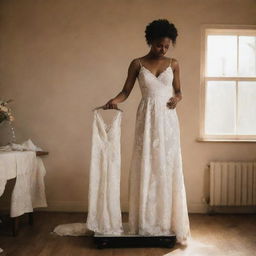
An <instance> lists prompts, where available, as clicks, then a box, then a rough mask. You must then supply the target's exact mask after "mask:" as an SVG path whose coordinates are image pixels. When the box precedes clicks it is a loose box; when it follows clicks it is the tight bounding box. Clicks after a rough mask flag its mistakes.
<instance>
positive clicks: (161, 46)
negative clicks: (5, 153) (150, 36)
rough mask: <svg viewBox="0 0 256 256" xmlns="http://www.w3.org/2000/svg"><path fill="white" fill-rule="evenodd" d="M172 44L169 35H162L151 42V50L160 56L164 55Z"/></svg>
mask: <svg viewBox="0 0 256 256" xmlns="http://www.w3.org/2000/svg"><path fill="white" fill-rule="evenodd" d="M170 44H171V39H170V38H169V37H162V38H159V39H155V40H154V41H153V42H152V43H151V52H152V53H153V54H154V55H155V56H158V57H161V56H164V55H165V54H166V53H167V51H168V49H169V47H170Z"/></svg>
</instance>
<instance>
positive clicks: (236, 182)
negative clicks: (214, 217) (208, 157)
mask: <svg viewBox="0 0 256 256" xmlns="http://www.w3.org/2000/svg"><path fill="white" fill-rule="evenodd" d="M208 166H209V168H210V202H209V203H210V206H255V205H256V162H254V161H253V162H242V161H239V162H219V161H218V162H210V164H209V165H208Z"/></svg>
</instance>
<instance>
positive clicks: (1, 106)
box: [0, 99, 14, 123]
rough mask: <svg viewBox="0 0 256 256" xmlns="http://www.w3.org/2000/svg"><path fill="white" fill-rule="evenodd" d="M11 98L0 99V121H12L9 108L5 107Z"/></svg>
mask: <svg viewBox="0 0 256 256" xmlns="http://www.w3.org/2000/svg"><path fill="white" fill-rule="evenodd" d="M11 101H13V100H11V99H10V100H7V101H5V100H0V123H2V122H3V121H4V120H6V121H10V122H13V121H14V117H13V115H12V113H11V109H10V108H9V107H7V104H8V103H9V102H11Z"/></svg>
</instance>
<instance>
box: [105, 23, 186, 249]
mask: <svg viewBox="0 0 256 256" xmlns="http://www.w3.org/2000/svg"><path fill="white" fill-rule="evenodd" d="M177 35H178V33H177V29H176V28H175V26H174V24H172V23H169V21H168V20H166V19H159V20H154V21H153V22H151V23H150V24H148V25H147V27H146V30H145V37H146V42H147V44H148V45H149V46H150V51H149V52H148V54H146V55H145V56H143V57H140V58H136V59H133V60H132V61H131V63H130V66H129V69H128V76H127V79H126V81H125V84H124V87H123V89H122V91H121V92H120V93H119V94H118V95H117V96H116V97H115V98H112V99H111V100H109V101H108V102H107V103H106V104H105V105H104V106H103V109H114V108H117V104H118V103H121V102H123V101H125V100H126V99H127V98H128V96H129V95H130V93H131V90H132V88H133V86H134V84H135V81H136V78H137V79H138V82H139V86H140V89H141V94H142V98H141V101H140V103H139V106H138V109H137V113H136V125H135V136H134V146H133V154H132V160H131V166H130V176H129V229H130V233H131V234H140V235H152V236H159V235H173V233H175V234H176V238H177V242H178V243H182V244H183V243H185V244H186V242H187V238H188V237H189V236H190V227H189V226H190V223H189V218H188V212H187V201H186V192H185V185H184V179H183V171H182V157H181V148H180V128H179V120H178V116H177V113H176V109H175V108H176V106H177V103H178V102H180V101H181V99H182V94H181V88H180V78H179V63H178V61H177V60H176V59H174V58H168V57H165V55H166V53H167V51H168V49H169V47H170V44H171V43H172V45H173V46H174V45H175V44H176V37H177Z"/></svg>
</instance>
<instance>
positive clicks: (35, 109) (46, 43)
mask: <svg viewBox="0 0 256 256" xmlns="http://www.w3.org/2000/svg"><path fill="white" fill-rule="evenodd" d="M0 10H1V26H0V36H1V46H0V70H1V76H0V85H1V97H4V98H5V99H8V98H13V99H14V100H15V102H14V103H13V104H12V106H13V111H14V114H15V118H16V120H15V129H16V133H17V143H20V142H22V141H24V140H26V139H28V138H31V139H32V141H33V142H34V143H35V144H37V145H38V146H40V147H42V148H43V149H45V150H48V151H49V152H50V155H49V156H47V157H44V163H45V166H46V169H47V176H46V180H45V181H46V190H47V200H48V204H49V209H50V210H67V211H85V210H86V209H87V191H88V171H89V163H90V147H91V123H92V112H91V109H92V108H93V107H96V106H99V105H102V104H104V103H105V102H106V101H107V100H108V99H110V98H112V97H114V96H116V94H117V93H118V92H119V91H120V90H121V88H122V86H123V84H124V81H125V79H126V75H127V68H128V65H129V63H130V61H131V60H132V59H133V58H136V57H139V56H142V55H144V54H146V53H147V52H148V50H149V49H148V47H147V45H146V42H145V39H144V30H145V26H146V25H147V24H148V23H149V22H151V21H152V20H153V19H158V18H167V19H169V20H170V21H172V22H174V23H175V25H176V27H177V29H178V32H179V36H178V38H177V45H176V47H175V49H170V50H169V52H168V54H167V55H168V56H172V57H174V58H176V59H178V61H179V63H180V68H181V86H182V91H183V101H182V102H180V103H179V105H178V107H177V111H178V115H179V121H180V128H181V143H182V145H181V146H182V152H183V163H184V178H185V185H186V191H187V199H188V207H189V211H190V212H204V211H205V204H204V203H203V201H202V199H203V197H205V195H207V187H208V185H207V176H206V170H205V166H206V164H207V163H208V161H209V160H215V159H218V160H222V159H225V160H226V159H227V160H236V159H239V160H246V159H255V149H256V146H255V143H220V142H218V143H213V142H211V143H209V142H208V143H206V142H201V143H200V142H197V141H196V138H197V137H198V135H199V78H200V73H199V72H200V25H201V24H204V23H207V24H208V23H209V24H210V23H215V24H255V16H254V14H255V12H254V11H255V1H254V0H240V1H239V0H236V1H232V0H229V1H227V0H212V1H205V0H193V1H190V0H187V1H185V0H179V1H178V0H175V1H170V0H169V1H167V0H165V1H163V0H158V1H156V0H155V1H153V0H137V1H135V0H133V1H128V0H127V1H125V0H119V1H118V0H116V1H114V0H104V1H88V0H87V1H82V0H80V1H78V0H77V1H76V0H74V1H69V0H62V1H61V0H55V1H53V0H52V1H51V0H44V1H42V0H41V1H34V0H30V1H29V0H23V1H18V0H16V1H0ZM139 100H140V91H139V87H138V83H137V82H136V84H135V87H134V90H133V91H132V93H131V95H130V97H129V98H128V100H127V101H125V102H123V103H121V104H120V105H119V107H120V108H122V109H123V110H124V118H123V122H122V135H123V136H122V181H121V183H122V191H121V192H122V193H121V200H122V210H123V211H127V206H128V200H127V199H128V195H127V192H128V171H129V163H130V159H131V150H132V142H133V134H134V125H135V113H136V109H137V105H138V103H139Z"/></svg>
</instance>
